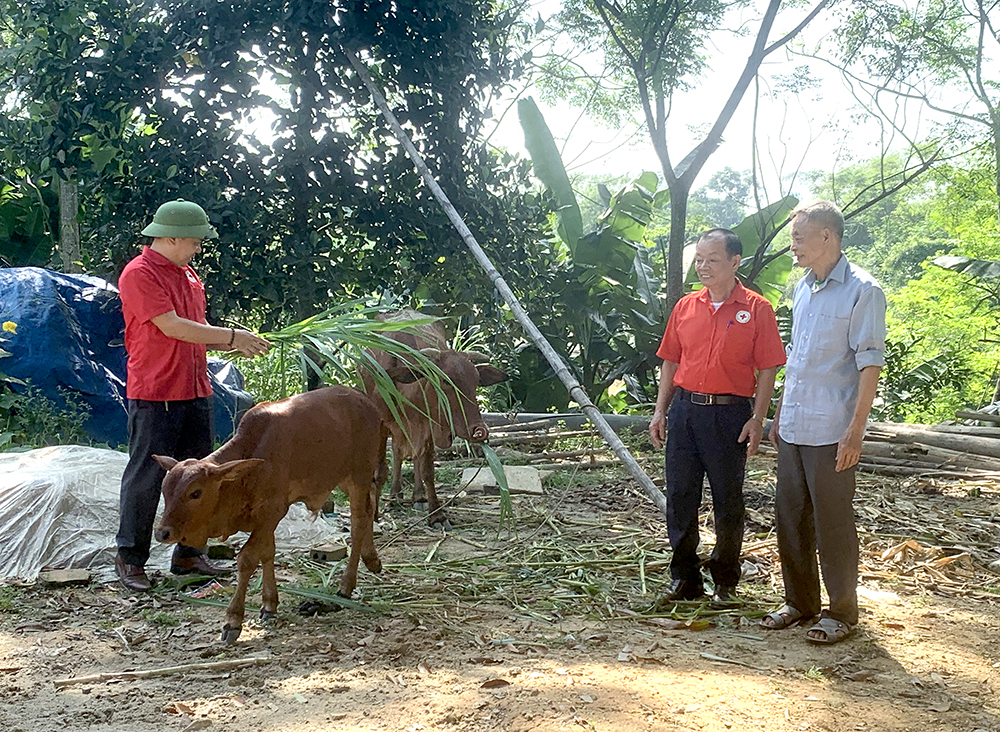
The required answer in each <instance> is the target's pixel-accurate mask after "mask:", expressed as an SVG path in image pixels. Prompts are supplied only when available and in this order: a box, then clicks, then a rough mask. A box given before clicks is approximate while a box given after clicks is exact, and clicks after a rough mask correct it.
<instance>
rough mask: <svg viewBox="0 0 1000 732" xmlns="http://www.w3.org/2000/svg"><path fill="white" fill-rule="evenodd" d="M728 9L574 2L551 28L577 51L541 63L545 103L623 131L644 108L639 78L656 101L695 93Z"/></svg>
mask: <svg viewBox="0 0 1000 732" xmlns="http://www.w3.org/2000/svg"><path fill="white" fill-rule="evenodd" d="M725 7H726V4H725V3H722V2H718V1H717V0H694V1H693V2H676V1H675V0H668V1H667V2H664V1H663V0H638V1H636V2H628V3H611V2H606V1H605V0H567V1H566V2H563V3H562V9H561V10H560V12H559V13H557V14H556V15H555V17H554V18H552V19H551V20H550V21H549V25H551V26H552V27H553V28H556V29H558V30H559V31H561V32H562V33H564V34H565V37H566V38H567V40H568V41H569V44H570V49H571V50H568V49H567V50H566V51H565V52H564V51H562V49H560V48H559V47H556V48H554V49H553V50H552V51H551V52H550V53H547V54H546V55H544V56H541V57H538V58H536V59H535V61H536V62H537V63H538V64H539V65H540V66H541V67H542V71H543V75H542V76H541V77H540V78H539V81H538V83H539V86H540V88H541V90H542V93H543V98H545V99H553V98H557V97H558V98H566V99H569V100H570V102H571V103H573V104H574V106H577V107H580V108H586V109H587V110H588V111H589V112H590V114H591V115H593V116H597V117H601V118H603V119H605V120H606V121H607V122H608V124H609V125H611V126H619V125H621V124H622V123H623V122H624V121H625V120H626V119H628V118H629V115H630V114H631V112H632V111H633V110H635V109H637V108H639V106H640V104H641V100H640V94H639V90H638V87H637V85H636V79H635V75H639V76H640V77H641V78H642V80H643V81H644V82H645V84H646V87H647V90H649V91H651V94H650V96H652V95H653V94H656V95H657V96H660V95H663V96H665V97H667V98H669V97H670V96H671V94H672V93H673V92H674V91H677V90H680V89H686V88H689V86H690V84H691V81H690V80H689V79H690V77H693V76H696V75H697V74H698V73H700V72H701V70H702V69H703V68H704V67H705V63H706V57H705V55H704V54H703V53H702V52H701V49H702V48H703V45H704V42H705V39H706V37H707V33H706V29H709V28H713V27H714V26H715V25H716V24H717V23H718V21H719V20H720V18H721V17H722V13H723V12H724V10H725ZM616 38H617V39H618V40H619V41H620V44H621V45H619V43H616V42H615V39H616ZM581 59H587V60H594V61H596V64H597V69H596V70H595V69H590V68H585V67H584V66H583V65H582V63H581Z"/></svg>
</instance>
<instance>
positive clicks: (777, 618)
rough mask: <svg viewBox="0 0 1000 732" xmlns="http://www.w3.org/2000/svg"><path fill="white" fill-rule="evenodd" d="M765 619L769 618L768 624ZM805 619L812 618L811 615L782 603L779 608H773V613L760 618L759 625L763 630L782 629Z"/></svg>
mask: <svg viewBox="0 0 1000 732" xmlns="http://www.w3.org/2000/svg"><path fill="white" fill-rule="evenodd" d="M767 620H770V621H771V622H770V624H768V623H767V622H765V621H767ZM807 620H812V616H811V615H806V614H805V613H804V612H802V611H800V610H798V609H796V608H794V607H792V606H791V605H782V606H781V607H780V608H779V609H777V610H775V611H774V612H773V613H768V614H767V615H765V616H764V617H762V618H761V619H760V627H762V628H763V629H764V630H784V629H785V628H790V627H791V626H793V625H798V624H799V623H803V622H806V621H807Z"/></svg>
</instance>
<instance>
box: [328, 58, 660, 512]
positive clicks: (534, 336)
mask: <svg viewBox="0 0 1000 732" xmlns="http://www.w3.org/2000/svg"><path fill="white" fill-rule="evenodd" d="M343 51H344V54H345V55H346V56H347V58H348V60H349V61H350V62H351V65H352V66H353V67H354V70H355V71H357V72H358V76H359V77H360V78H361V80H362V81H363V82H364V84H365V86H366V87H368V91H369V92H371V95H372V99H373V100H374V101H375V105H376V106H377V107H378V108H379V111H380V112H381V113H382V116H383V117H384V118H385V120H386V122H388V123H389V128H390V129H391V130H392V132H393V134H394V135H395V136H396V138H397V139H398V140H399V142H400V144H401V145H402V146H403V148H404V149H405V150H406V154H407V155H408V156H409V157H410V160H411V161H413V164H414V165H415V166H416V168H417V170H418V171H419V172H420V176H421V177H422V178H423V179H424V183H425V184H426V185H427V187H428V188H430V190H431V193H433V194H434V197H435V198H436V199H437V200H438V203H440V204H441V208H443V209H444V212H445V213H446V214H447V215H448V218H449V219H450V220H451V223H452V225H453V226H454V227H455V228H456V229H457V230H458V233H459V234H460V235H461V237H462V240H463V241H464V242H465V244H466V246H468V247H469V249H470V251H471V252H472V255H473V256H474V257H475V258H476V261H478V262H479V265H480V266H481V267H482V268H483V270H484V271H485V272H486V276H487V277H489V279H490V282H491V283H492V284H493V286H494V287H495V288H496V290H497V292H499V293H500V296H501V297H503V299H504V302H506V303H507V305H508V306H509V307H510V309H511V311H512V312H513V313H514V316H515V317H516V318H517V322H518V323H520V324H521V327H522V328H524V331H525V332H526V333H527V334H528V337H529V338H531V340H532V342H533V343H534V344H535V345H536V346H537V347H538V350H540V351H541V352H542V355H543V356H545V360H546V361H548V362H549V364H551V366H552V368H553V370H554V371H555V373H556V375H557V376H558V377H559V380H560V381H562V383H563V384H564V385H565V386H566V389H567V390H568V391H569V395H570V397H571V398H572V399H573V400H574V401H575V402H576V403H577V404H579V405H580V408H581V409H582V410H583V412H584V414H586V415H587V417H588V419H590V421H591V423H592V424H593V425H594V427H595V428H596V429H597V431H598V432H600V433H601V436H602V437H603V438H604V439H605V441H606V442H607V443H608V445H609V446H610V447H611V449H612V451H613V452H614V453H615V455H617V456H618V459H619V460H621V461H622V462H623V463H624V464H625V466H626V467H627V468H628V470H629V472H630V473H631V474H632V475H633V477H635V479H636V480H637V481H638V482H639V485H641V486H642V490H643V491H644V492H645V494H646V495H647V496H648V497H649V499H650V500H651V501H652V502H653V503H654V504H655V505H656V507H657V508H658V509H659V510H660V511H663V512H665V511H666V510H667V499H666V498H665V497H664V495H663V492H662V491H661V490H660V489H659V488H657V487H656V486H655V485H654V484H653V481H652V480H650V478H649V476H648V475H646V473H645V471H643V469H642V467H641V466H640V465H639V463H638V462H636V460H635V458H634V457H632V454H631V453H630V452H629V451H628V449H627V448H626V447H625V445H624V444H622V441H621V440H620V439H618V435H617V434H615V431H614V430H613V429H611V427H610V426H608V423H607V422H606V421H605V420H604V418H603V417H602V416H601V413H600V411H599V410H598V409H597V407H595V406H594V404H593V402H591V401H590V397H588V396H587V393H586V392H585V391H584V390H583V387H582V386H581V385H580V382H579V381H577V380H576V378H575V377H574V376H573V374H572V372H570V370H569V368H568V367H567V366H566V364H565V363H564V362H563V360H562V359H561V358H560V357H559V354H558V353H556V351H555V349H554V348H552V346H551V345H549V342H548V341H547V340H546V339H545V336H543V335H542V332H541V331H540V330H538V328H536V327H535V324H534V323H533V322H532V321H531V318H530V317H528V314H527V313H526V312H525V310H524V308H523V307H521V303H520V302H518V300H517V296H515V295H514V292H513V290H511V289H510V287H509V286H508V285H507V282H506V281H505V280H504V279H503V276H501V274H500V273H499V272H498V271H497V269H496V267H494V266H493V262H491V261H490V258H489V257H488V256H487V255H486V252H484V251H483V248H482V247H481V246H479V242H478V241H476V237H475V236H474V235H473V233H472V231H470V230H469V227H468V226H466V224H465V221H464V220H463V219H462V217H461V216H460V215H459V213H458V211H457V210H456V209H455V206H454V205H452V203H451V201H450V200H449V199H448V196H447V195H446V194H445V192H444V191H443V190H442V189H441V186H439V185H438V182H437V180H436V179H435V178H434V175H433V173H431V170H430V168H428V167H427V163H426V162H424V159H423V157H421V155H420V153H419V152H418V151H417V148H416V147H415V146H414V144H413V142H412V141H411V140H410V137H409V135H407V134H406V131H405V130H404V129H403V128H402V126H401V125H400V124H399V122H398V121H397V120H396V116H395V115H394V114H393V113H392V110H391V109H389V105H388V104H387V103H386V101H385V97H384V96H382V93H381V92H380V91H379V90H378V88H377V87H376V86H375V82H374V81H373V80H372V77H371V74H369V73H368V67H367V66H365V65H364V64H363V63H361V60H360V59H358V57H357V55H355V53H354V52H353V51H351V50H350V49H348V48H346V47H343Z"/></svg>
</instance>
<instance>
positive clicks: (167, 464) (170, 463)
mask: <svg viewBox="0 0 1000 732" xmlns="http://www.w3.org/2000/svg"><path fill="white" fill-rule="evenodd" d="M153 460H155V461H156V462H158V463H159V464H160V467H161V468H163V469H164V470H166V471H167V472H170V469H171V468H172V467H174V466H175V465H176V464H177V461H176V460H174V459H173V458H172V457H163V455H153Z"/></svg>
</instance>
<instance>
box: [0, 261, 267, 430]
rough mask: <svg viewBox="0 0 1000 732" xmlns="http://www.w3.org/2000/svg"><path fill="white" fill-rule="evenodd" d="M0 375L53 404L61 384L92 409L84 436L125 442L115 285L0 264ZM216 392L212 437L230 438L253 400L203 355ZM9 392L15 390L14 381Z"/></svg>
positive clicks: (229, 372) (239, 380)
mask: <svg viewBox="0 0 1000 732" xmlns="http://www.w3.org/2000/svg"><path fill="white" fill-rule="evenodd" d="M7 322H10V323H14V324H16V333H11V332H9V331H0V335H2V336H4V337H5V338H6V340H3V341H2V342H0V347H2V348H3V349H4V350H6V351H9V352H10V354H11V357H10V358H3V359H0V372H3V373H5V374H7V375H8V376H13V377H15V378H18V379H22V380H25V381H30V383H31V386H32V387H33V388H34V389H37V390H38V392H39V393H41V394H43V395H44V396H46V397H48V398H49V399H51V400H52V401H54V402H55V403H56V404H59V405H63V404H64V403H65V400H64V399H63V396H62V395H61V394H60V393H59V387H62V388H63V389H65V390H67V391H68V392H69V393H71V394H73V395H75V396H77V397H79V398H80V399H81V400H82V401H83V402H85V403H86V404H87V405H88V406H89V407H90V410H91V414H90V418H89V419H88V420H87V421H86V423H85V424H84V430H85V431H86V432H87V435H88V437H90V439H91V440H93V441H95V442H97V443H106V444H108V445H111V446H113V447H117V446H118V445H123V444H126V443H127V442H128V427H127V416H128V415H127V409H126V403H125V362H126V359H127V356H126V353H125V321H124V319H123V318H122V303H121V300H120V299H119V297H118V290H116V289H115V288H114V287H112V286H111V285H110V284H108V283H107V282H105V281H104V280H101V279H99V278H97V277H90V276H87V275H72V274H61V273H59V272H51V271H49V270H45V269H40V268H38V267H15V268H13V269H2V268H0V323H7ZM208 370H209V376H210V377H211V380H212V388H213V390H214V392H215V437H216V440H219V441H225V440H227V439H229V437H230V436H231V435H232V433H233V431H234V430H235V425H236V424H237V423H238V421H239V419H238V418H239V417H241V416H242V414H243V412H245V411H246V410H247V409H249V408H250V407H251V406H253V397H251V396H250V395H249V394H247V393H246V392H245V391H244V390H243V375H242V374H241V373H240V372H239V371H238V370H237V369H236V367H234V366H233V365H232V364H230V363H228V362H226V361H222V360H220V359H215V358H211V357H210V358H209V359H208ZM14 388H15V389H17V388H20V387H17V386H15V387H14Z"/></svg>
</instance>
